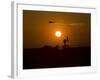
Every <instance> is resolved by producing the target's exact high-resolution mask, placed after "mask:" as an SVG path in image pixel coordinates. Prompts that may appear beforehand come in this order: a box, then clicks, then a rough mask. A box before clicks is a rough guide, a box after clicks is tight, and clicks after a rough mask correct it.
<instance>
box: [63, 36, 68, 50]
mask: <svg viewBox="0 0 100 80" xmlns="http://www.w3.org/2000/svg"><path fill="white" fill-rule="evenodd" d="M63 43H64V46H63V48H64V49H65V48H68V47H69V39H68V36H67V38H66V39H64V40H63Z"/></svg>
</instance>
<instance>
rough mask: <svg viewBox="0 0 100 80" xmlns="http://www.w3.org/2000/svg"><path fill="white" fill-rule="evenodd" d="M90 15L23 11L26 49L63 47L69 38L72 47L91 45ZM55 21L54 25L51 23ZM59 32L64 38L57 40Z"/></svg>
mask: <svg viewBox="0 0 100 80" xmlns="http://www.w3.org/2000/svg"><path fill="white" fill-rule="evenodd" d="M90 17H91V15H90V14H86V13H69V12H47V11H30V10H24V11H23V45H24V48H40V47H43V46H44V45H50V46H53V47H54V46H56V45H57V44H59V45H63V39H64V38H66V37H67V36H68V38H69V44H70V46H71V47H74V46H75V47H77V46H89V45H90V26H91V25H90V24H91V22H90ZM49 21H53V22H54V23H49ZM57 30H59V31H61V32H62V36H61V37H60V38H57V37H56V36H55V32H56V31H57Z"/></svg>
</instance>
